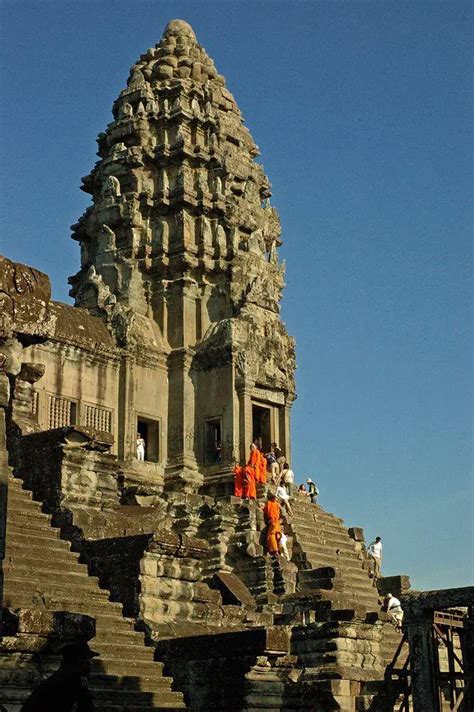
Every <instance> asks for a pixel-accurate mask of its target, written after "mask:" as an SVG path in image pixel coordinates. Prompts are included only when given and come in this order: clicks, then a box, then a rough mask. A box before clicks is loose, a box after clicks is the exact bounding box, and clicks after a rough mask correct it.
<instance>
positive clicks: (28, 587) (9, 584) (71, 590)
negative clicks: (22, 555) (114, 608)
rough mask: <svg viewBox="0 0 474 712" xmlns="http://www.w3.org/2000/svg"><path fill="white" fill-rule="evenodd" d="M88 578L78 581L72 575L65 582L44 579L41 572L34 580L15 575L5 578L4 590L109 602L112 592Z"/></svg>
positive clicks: (52, 577) (50, 577)
mask: <svg viewBox="0 0 474 712" xmlns="http://www.w3.org/2000/svg"><path fill="white" fill-rule="evenodd" d="M88 578H89V577H87V576H86V577H84V578H78V579H77V580H76V578H75V577H73V576H72V575H71V580H70V581H67V582H64V581H58V580H57V578H56V577H55V576H54V575H52V576H46V577H44V578H43V577H41V572H40V571H38V572H37V575H36V576H35V578H34V579H33V578H22V577H21V576H19V574H18V573H15V574H14V575H10V576H8V578H5V583H4V590H5V592H6V593H10V594H11V593H14V592H16V591H22V592H23V593H28V592H29V591H32V592H38V591H41V592H42V593H45V594H48V593H52V594H54V595H55V596H58V597H63V598H64V600H68V599H69V600H70V601H76V600H83V599H84V596H87V597H89V598H92V599H95V600H101V599H103V600H106V601H107V600H108V598H109V596H110V592H109V591H106V590H103V589H101V588H99V587H98V586H97V584H95V583H94V581H90V580H88Z"/></svg>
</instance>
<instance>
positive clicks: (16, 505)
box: [7, 499, 51, 525]
mask: <svg viewBox="0 0 474 712" xmlns="http://www.w3.org/2000/svg"><path fill="white" fill-rule="evenodd" d="M7 511H8V518H9V519H13V520H14V521H18V520H23V519H26V520H28V519H31V520H37V521H38V522H44V523H45V524H46V525H49V524H50V522H51V515H50V514H45V513H44V512H42V511H41V505H40V504H39V503H38V502H33V501H32V500H26V501H25V502H21V501H20V499H18V500H15V499H9V501H8V505H7Z"/></svg>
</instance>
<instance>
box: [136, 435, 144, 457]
mask: <svg viewBox="0 0 474 712" xmlns="http://www.w3.org/2000/svg"><path fill="white" fill-rule="evenodd" d="M144 459H145V441H144V439H143V437H142V435H141V433H137V460H140V461H141V462H143V461H144Z"/></svg>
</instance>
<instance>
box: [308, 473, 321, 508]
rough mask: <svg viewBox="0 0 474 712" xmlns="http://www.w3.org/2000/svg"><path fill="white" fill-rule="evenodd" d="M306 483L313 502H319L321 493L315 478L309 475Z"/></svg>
mask: <svg viewBox="0 0 474 712" xmlns="http://www.w3.org/2000/svg"><path fill="white" fill-rule="evenodd" d="M306 483H307V485H308V494H309V496H310V499H311V504H317V503H318V495H319V490H318V488H317V487H316V485H315V484H314V482H313V480H311V479H310V478H309V477H308V479H307V480H306Z"/></svg>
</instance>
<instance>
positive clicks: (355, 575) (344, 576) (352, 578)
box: [299, 564, 373, 590]
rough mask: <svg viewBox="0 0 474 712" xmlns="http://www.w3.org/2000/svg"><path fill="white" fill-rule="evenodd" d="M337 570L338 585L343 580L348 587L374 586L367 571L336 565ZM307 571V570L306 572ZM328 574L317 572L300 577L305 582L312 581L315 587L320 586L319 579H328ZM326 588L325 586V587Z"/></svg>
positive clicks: (335, 581)
mask: <svg viewBox="0 0 474 712" xmlns="http://www.w3.org/2000/svg"><path fill="white" fill-rule="evenodd" d="M331 568H335V569H336V571H337V576H336V578H335V579H334V583H335V585H336V586H337V585H338V583H339V582H342V583H343V584H344V586H346V587H354V588H360V589H361V590H366V589H367V587H368V586H369V587H370V588H373V586H372V580H371V579H370V578H369V576H368V574H367V572H365V571H362V570H360V571H357V570H355V571H353V570H351V569H347V568H344V567H343V566H341V565H340V564H339V565H337V564H336V565H335V566H334V567H331ZM305 573H306V572H305ZM328 578H330V577H328V576H325V575H324V574H321V575H319V576H318V575H317V574H315V575H314V576H312V577H311V576H307V577H305V578H304V579H301V578H300V577H299V580H300V581H304V582H305V583H306V582H308V583H311V585H312V587H313V588H318V586H317V582H318V581H319V580H324V581H326V580H327V579H328ZM323 588H324V587H323Z"/></svg>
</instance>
